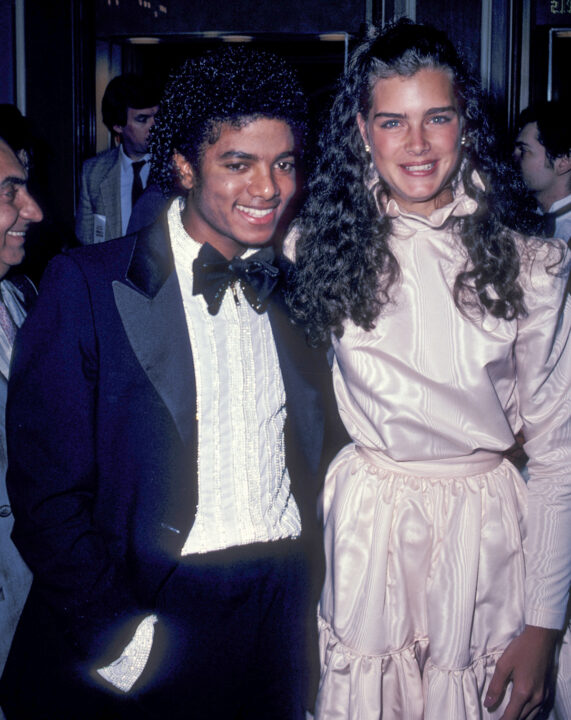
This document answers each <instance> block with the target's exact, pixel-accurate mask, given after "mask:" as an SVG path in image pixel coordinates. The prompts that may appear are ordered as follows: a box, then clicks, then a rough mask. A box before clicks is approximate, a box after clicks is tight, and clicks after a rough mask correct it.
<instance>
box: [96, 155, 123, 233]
mask: <svg viewBox="0 0 571 720" xmlns="http://www.w3.org/2000/svg"><path fill="white" fill-rule="evenodd" d="M99 187H100V192H101V199H102V200H103V207H104V209H105V213H104V214H105V217H106V235H107V236H108V237H120V236H121V235H122V234H123V232H122V226H121V192H120V189H121V166H120V163H119V156H117V161H116V162H115V164H114V165H113V166H112V168H111V170H110V171H109V172H108V173H107V175H106V176H105V177H104V178H103V179H102V181H101V184H100V186H99Z"/></svg>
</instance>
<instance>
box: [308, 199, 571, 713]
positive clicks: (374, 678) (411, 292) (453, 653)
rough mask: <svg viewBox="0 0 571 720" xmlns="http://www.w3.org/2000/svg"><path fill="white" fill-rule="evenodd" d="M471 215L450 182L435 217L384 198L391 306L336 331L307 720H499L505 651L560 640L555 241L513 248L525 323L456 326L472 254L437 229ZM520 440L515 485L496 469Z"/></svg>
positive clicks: (569, 536)
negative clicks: (496, 681) (523, 462)
mask: <svg viewBox="0 0 571 720" xmlns="http://www.w3.org/2000/svg"><path fill="white" fill-rule="evenodd" d="M475 209H476V203H475V201H473V200H472V199H470V198H468V197H467V196H466V195H465V194H464V193H463V191H462V188H461V187H460V188H458V191H457V193H456V197H455V199H454V201H453V202H452V203H451V204H450V205H448V206H447V207H445V208H440V209H438V210H437V211H435V212H434V213H433V214H432V216H431V217H430V218H421V217H420V216H418V215H415V214H413V213H408V214H405V213H401V212H400V211H399V208H398V206H397V205H396V203H395V202H394V201H393V200H390V201H389V202H388V204H387V206H386V208H385V211H386V212H387V214H389V215H390V216H391V217H393V236H392V239H391V243H392V245H391V247H392V249H393V251H394V253H395V255H396V257H397V260H398V262H399V265H400V268H401V278H400V280H399V281H398V283H397V285H396V286H395V289H394V290H393V293H392V295H393V297H394V303H393V304H391V305H390V306H388V307H386V308H385V310H384V311H383V315H382V316H381V317H380V318H379V319H378V321H377V324H376V327H375V328H374V329H373V330H371V331H367V332H366V331H364V330H362V329H361V328H358V327H356V326H355V325H353V324H352V323H351V322H347V323H346V324H345V328H344V330H345V332H344V334H343V336H342V337H341V338H334V339H333V345H334V349H335V361H334V365H333V374H334V384H335V392H336V396H337V401H338V405H339V409H340V414H341V417H342V419H343V421H344V423H345V426H346V428H347V430H348V432H349V434H350V436H351V438H352V439H353V440H354V445H350V446H348V447H347V448H345V449H344V450H342V451H341V453H340V454H339V455H338V457H337V458H336V459H335V460H334V462H333V464H332V465H331V467H330V470H329V473H328V476H327V479H326V483H325V489H324V496H323V501H324V508H323V511H324V521H325V552H326V560H327V574H326V580H325V586H324V590H323V594H322V598H321V604H320V618H319V623H320V643H321V658H322V678H321V686H320V692H319V697H318V702H317V707H316V719H317V720H337V719H338V718H339V719H340V718H345V719H346V720H377V719H380V718H383V720H387V719H390V720H422V719H424V720H442V719H443V718H453V719H454V720H476V719H478V720H480V718H482V717H489V718H490V719H491V720H493V718H499V717H501V715H502V713H503V711H504V709H505V706H506V704H507V702H508V700H509V693H508V696H506V698H505V699H504V701H503V703H502V705H501V706H500V707H499V708H498V709H497V710H496V711H495V712H493V713H488V711H486V710H484V709H483V705H482V704H483V699H484V697H485V693H486V690H487V686H488V684H489V681H490V679H491V676H492V674H493V671H494V666H495V662H496V660H497V658H498V657H499V655H501V653H502V651H503V650H504V649H505V647H506V645H507V644H508V643H509V641H510V640H511V639H512V638H513V637H514V636H515V635H517V634H518V633H519V632H520V631H521V630H522V629H523V626H524V624H525V622H527V623H529V624H534V625H539V626H543V627H563V620H564V615H565V608H566V604H567V597H568V589H569V583H570V579H571V561H570V557H569V552H568V548H569V547H570V546H571V507H570V504H569V501H568V498H569V493H570V491H571V481H570V476H569V467H570V466H571V423H570V420H569V415H570V413H569V406H570V401H571V400H570V399H571V340H570V339H569V335H570V329H571V308H569V307H568V308H567V311H566V312H565V313H564V315H563V316H561V318H560V319H559V320H558V318H559V317H560V316H559V310H560V307H561V302H562V300H563V298H564V285H565V279H564V278H561V277H559V278H558V277H556V275H555V274H553V273H552V274H549V273H546V272H545V270H544V267H545V265H549V264H550V262H551V260H552V259H553V260H556V258H557V257H559V256H560V247H561V246H560V245H559V244H558V243H553V244H551V243H550V244H549V245H545V246H543V247H542V248H539V249H538V248H535V250H533V251H532V254H526V251H525V250H524V245H523V241H522V240H521V239H516V242H517V243H518V246H519V247H520V249H521V250H522V270H521V275H520V279H521V284H522V287H523V289H524V292H525V301H526V307H527V310H528V314H527V316H526V317H525V318H521V319H518V320H514V321H506V320H498V319H495V318H493V317H490V316H484V317H481V316H480V315H479V314H478V313H477V312H474V313H469V315H468V316H466V315H462V314H460V313H459V312H458V309H457V308H456V305H455V303H454V296H453V288H454V281H455V278H456V276H457V274H458V272H459V271H460V270H461V269H463V267H464V266H465V264H466V262H467V255H466V251H465V250H464V248H463V246H462V245H461V243H460V242H459V240H458V239H457V238H456V237H455V235H454V232H453V228H452V227H451V225H450V224H449V223H448V224H447V223H446V221H447V219H448V218H449V217H450V215H456V216H462V215H466V214H470V213H473V212H474V211H475ZM533 253H536V254H535V255H534V254H533ZM568 264H569V260H568V258H567V260H566V267H567V268H568ZM522 428H523V430H524V433H525V437H526V441H527V444H526V451H527V453H528V455H529V457H530V461H529V465H528V470H529V483H528V485H527V486H526V485H525V484H524V482H523V480H522V478H521V476H520V475H519V473H518V472H517V471H516V470H515V468H514V467H513V466H512V465H511V464H510V463H509V462H508V461H504V462H501V463H500V460H501V458H502V454H503V452H504V451H505V450H506V449H507V448H509V447H510V446H511V445H512V443H513V439H514V434H515V433H516V432H518V431H519V430H520V429H522ZM528 506H529V513H528ZM524 557H525V562H524Z"/></svg>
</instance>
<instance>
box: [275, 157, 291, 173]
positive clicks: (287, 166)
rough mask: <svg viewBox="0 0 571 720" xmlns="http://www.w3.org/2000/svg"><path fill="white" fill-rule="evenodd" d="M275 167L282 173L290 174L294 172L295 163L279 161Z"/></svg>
mask: <svg viewBox="0 0 571 720" xmlns="http://www.w3.org/2000/svg"><path fill="white" fill-rule="evenodd" d="M276 167H277V168H278V170H281V171H282V172H286V173H290V172H293V171H294V170H295V163H294V162H293V161H292V160H280V161H279V162H278V163H276Z"/></svg>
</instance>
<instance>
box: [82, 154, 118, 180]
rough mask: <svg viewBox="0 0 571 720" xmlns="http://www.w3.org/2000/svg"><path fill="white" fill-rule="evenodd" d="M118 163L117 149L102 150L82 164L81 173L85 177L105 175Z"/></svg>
mask: <svg viewBox="0 0 571 720" xmlns="http://www.w3.org/2000/svg"><path fill="white" fill-rule="evenodd" d="M118 161H119V148H111V150H104V151H103V152H100V153H98V154H97V155H95V156H94V157H91V158H88V159H87V160H86V161H85V162H84V163H83V172H84V174H87V175H93V174H94V173H96V174H102V175H103V174H105V173H107V172H108V171H109V170H110V169H111V168H112V167H113V166H114V165H115V164H116V163H117V162H118Z"/></svg>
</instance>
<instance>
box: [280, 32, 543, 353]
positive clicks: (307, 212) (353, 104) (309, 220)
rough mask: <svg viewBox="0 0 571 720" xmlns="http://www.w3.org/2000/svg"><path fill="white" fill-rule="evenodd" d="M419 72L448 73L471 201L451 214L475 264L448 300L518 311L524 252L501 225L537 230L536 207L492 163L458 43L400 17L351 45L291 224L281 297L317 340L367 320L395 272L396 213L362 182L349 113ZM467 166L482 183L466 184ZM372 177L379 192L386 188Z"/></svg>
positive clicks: (362, 165)
mask: <svg viewBox="0 0 571 720" xmlns="http://www.w3.org/2000/svg"><path fill="white" fill-rule="evenodd" d="M423 68H429V69H443V70H445V71H446V72H447V73H448V74H449V75H450V77H451V80H452V84H453V89H454V93H455V96H456V100H457V103H458V109H459V114H460V117H461V119H462V126H463V136H464V144H463V147H462V150H461V163H460V170H459V175H460V176H461V179H462V181H463V184H464V188H465V191H466V193H467V194H468V196H470V197H471V198H474V199H475V200H476V201H477V203H478V209H477V211H476V212H475V213H474V214H473V215H469V216H466V217H463V218H454V219H452V220H451V222H453V223H455V228H456V231H457V232H458V235H459V237H460V239H461V241H462V243H463V244H464V246H465V248H466V251H467V253H468V256H469V259H470V261H471V262H470V265H469V266H467V267H466V268H465V269H464V270H463V271H462V272H460V273H459V275H458V277H457V278H456V283H455V288H454V295H455V302H456V305H457V306H458V307H459V308H460V309H466V310H467V309H468V308H469V307H472V308H473V307H476V308H478V309H479V310H480V311H481V312H486V311H487V312H489V313H491V314H492V315H494V316H495V317H499V318H506V319H512V318H514V317H518V316H520V315H524V314H525V307H524V303H523V292H522V289H521V287H520V284H519V282H518V274H519V268H520V258H519V254H518V250H517V248H516V243H515V240H514V236H513V234H512V233H511V232H510V231H509V230H508V229H507V228H513V229H517V230H519V231H521V232H524V233H531V232H533V231H534V230H535V229H536V227H537V222H536V221H535V220H534V218H533V213H532V211H531V210H530V208H532V207H533V206H534V203H533V201H531V202H529V195H528V193H527V191H526V189H525V186H524V185H523V182H522V181H521V180H520V179H519V177H518V175H517V173H516V172H515V170H514V168H513V167H511V165H509V164H507V163H505V162H502V161H501V160H500V159H499V154H498V152H497V148H495V144H496V143H495V138H494V133H493V130H492V127H491V124H490V122H489V120H488V116H487V115H486V113H485V111H484V109H483V102H482V93H481V91H480V88H479V84H478V82H477V81H476V80H475V78H474V77H473V76H472V74H471V73H470V72H469V70H468V68H467V66H466V65H465V63H464V62H463V61H462V60H461V58H460V56H459V54H458V53H457V52H456V50H455V48H454V46H453V45H452V44H451V42H450V41H449V40H448V38H447V37H446V35H445V34H444V33H442V32H441V31H439V30H436V29H435V28H433V27H431V26H428V25H419V24H413V23H412V22H411V21H409V20H401V21H399V22H397V23H395V24H394V25H391V26H389V27H388V28H386V29H385V30H384V31H380V30H379V29H378V28H373V29H372V31H370V36H369V37H368V39H367V40H365V41H364V42H362V43H361V44H360V45H359V46H358V47H357V48H356V49H355V51H354V52H353V54H352V55H351V58H350V61H349V65H348V69H347V72H346V74H345V76H344V77H343V78H342V79H341V83H340V89H339V91H338V93H337V96H336V98H335V100H334V103H333V106H332V109H331V113H330V118H329V123H328V125H327V127H326V128H325V130H324V132H323V134H322V137H321V139H320V153H319V161H318V165H317V168H316V171H315V173H314V175H313V178H312V180H311V181H310V184H309V196H308V200H307V202H306V204H305V207H304V209H303V211H302V213H301V216H300V219H299V222H298V225H297V233H298V237H297V245H296V266H297V272H296V279H295V281H294V283H293V285H292V288H291V290H290V294H289V298H288V301H289V304H290V307H291V308H292V310H293V313H294V317H295V318H296V319H297V320H298V321H299V322H301V323H303V324H304V325H305V326H306V328H307V332H308V335H309V338H310V340H311V342H312V343H314V344H316V343H319V342H324V341H326V340H327V339H328V337H329V334H330V332H331V331H333V332H334V333H335V334H336V335H337V336H341V335H342V334H343V322H344V321H345V320H346V319H350V320H352V321H353V322H354V323H355V324H357V325H358V326H360V327H362V328H364V329H366V330H369V329H371V328H373V327H374V325H375V321H376V319H377V318H378V316H379V315H380V313H381V312H382V310H383V307H384V306H385V305H386V304H387V303H389V302H390V301H391V299H392V298H391V290H392V288H393V286H394V284H395V282H396V281H397V280H398V278H399V275H400V268H399V265H398V262H397V260H396V258H395V256H394V254H393V253H392V252H391V249H390V245H389V236H390V234H391V227H392V221H391V219H390V218H389V217H388V216H383V215H380V214H379V211H378V207H377V204H376V202H375V197H374V195H373V192H372V191H371V190H370V189H368V187H370V183H367V180H368V177H369V176H370V172H371V171H370V157H369V155H368V154H367V153H366V151H365V149H364V144H363V140H362V138H361V135H360V133H359V129H358V126H357V120H356V118H357V114H358V113H361V114H362V116H363V117H367V116H368V114H369V111H370V109H371V106H372V93H373V88H374V86H375V83H376V81H377V80H378V79H380V78H390V77H394V76H396V75H398V76H404V77H410V76H412V75H414V74H415V73H416V72H418V71H419V70H421V69H423ZM474 170H477V171H478V173H479V175H480V177H481V178H482V180H483V182H484V184H485V190H482V189H481V187H480V186H479V185H478V184H475V183H474V180H473V177H472V175H473V171H474ZM380 180H381V189H382V190H381V192H382V191H383V190H384V191H385V192H386V193H388V187H387V186H386V185H385V184H384V182H383V179H382V178H381V179H380ZM526 200H527V203H526Z"/></svg>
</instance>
